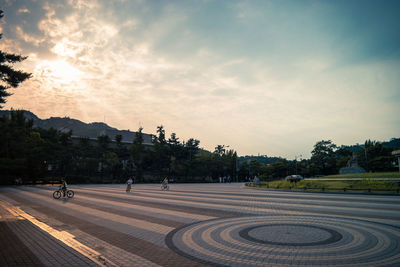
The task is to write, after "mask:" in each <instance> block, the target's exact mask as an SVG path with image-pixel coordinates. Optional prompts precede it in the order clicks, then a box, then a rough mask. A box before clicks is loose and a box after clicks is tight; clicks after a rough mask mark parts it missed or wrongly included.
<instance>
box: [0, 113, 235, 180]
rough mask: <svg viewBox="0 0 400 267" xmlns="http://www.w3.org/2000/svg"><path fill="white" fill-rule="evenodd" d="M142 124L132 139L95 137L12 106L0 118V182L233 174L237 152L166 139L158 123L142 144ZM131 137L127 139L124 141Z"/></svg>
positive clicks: (174, 137) (211, 177) (210, 177)
mask: <svg viewBox="0 0 400 267" xmlns="http://www.w3.org/2000/svg"><path fill="white" fill-rule="evenodd" d="M142 130H143V128H139V129H138V131H137V132H136V133H135V138H134V139H133V141H132V140H122V136H121V135H116V136H115V137H114V138H113V139H114V140H112V138H111V137H109V136H107V135H100V136H98V137H97V139H96V140H92V139H89V138H87V137H80V138H74V137H73V133H72V131H67V132H65V131H58V130H56V129H53V128H50V129H42V128H39V127H34V126H33V120H32V119H27V118H26V117H25V116H24V113H23V111H19V110H17V111H15V110H12V111H11V112H10V114H9V116H7V115H3V117H1V118H0V173H1V176H0V177H1V180H0V183H2V184H10V183H13V181H14V180H15V179H18V178H21V179H22V180H23V181H24V182H37V181H39V180H40V181H46V182H49V181H50V182H51V181H52V180H58V179H60V177H67V178H68V179H69V180H70V181H71V182H79V183H106V182H124V181H126V179H127V178H128V177H132V176H135V178H136V181H137V182H154V181H159V180H160V179H163V178H164V177H169V178H170V179H172V180H174V181H177V182H196V181H203V182H204V181H209V182H210V181H213V180H217V179H218V177H220V176H230V177H232V178H233V177H235V174H236V169H237V167H236V163H237V153H236V151H234V150H232V149H227V148H226V147H225V146H224V145H218V146H217V147H216V148H215V150H214V151H213V152H210V151H206V150H203V149H201V148H200V147H199V145H200V141H199V140H197V139H194V138H190V139H189V140H187V141H181V140H179V138H178V137H177V135H176V134H175V133H172V134H171V136H170V137H169V138H167V137H166V135H165V129H164V127H163V126H158V127H157V131H156V132H157V134H156V135H153V138H152V144H151V145H147V144H144V140H143V133H142ZM123 141H132V142H123Z"/></svg>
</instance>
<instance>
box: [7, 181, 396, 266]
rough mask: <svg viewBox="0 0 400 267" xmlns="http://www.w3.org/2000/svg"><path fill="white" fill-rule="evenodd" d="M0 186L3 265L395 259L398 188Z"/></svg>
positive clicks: (380, 262)
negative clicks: (384, 191)
mask: <svg viewBox="0 0 400 267" xmlns="http://www.w3.org/2000/svg"><path fill="white" fill-rule="evenodd" d="M70 188H71V189H72V190H74V191H75V197H74V198H72V199H66V198H61V199H59V200H56V199H53V197H52V193H53V191H54V190H55V189H56V187H51V186H36V187H33V186H20V187H0V236H1V239H0V266H400V196H383V195H361V194H360V195H356V194H330V193H304V192H277V191H268V190H257V189H251V188H245V187H244V186H243V184H237V183H232V184H171V185H170V190H169V191H161V189H160V186H159V185H156V184H147V185H135V186H134V187H133V190H132V192H130V193H126V192H125V185H71V186H70Z"/></svg>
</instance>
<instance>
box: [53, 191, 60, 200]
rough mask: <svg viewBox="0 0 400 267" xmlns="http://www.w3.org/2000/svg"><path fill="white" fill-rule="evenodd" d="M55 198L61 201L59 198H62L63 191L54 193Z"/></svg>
mask: <svg viewBox="0 0 400 267" xmlns="http://www.w3.org/2000/svg"><path fill="white" fill-rule="evenodd" d="M53 197H54V198H55V199H59V198H60V197H61V191H59V190H57V191H54V193H53Z"/></svg>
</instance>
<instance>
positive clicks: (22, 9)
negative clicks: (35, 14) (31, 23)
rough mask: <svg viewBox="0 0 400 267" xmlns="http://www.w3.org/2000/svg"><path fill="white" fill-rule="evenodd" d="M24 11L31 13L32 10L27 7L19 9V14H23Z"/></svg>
mask: <svg viewBox="0 0 400 267" xmlns="http://www.w3.org/2000/svg"><path fill="white" fill-rule="evenodd" d="M23 13H31V11H30V10H29V9H27V8H20V9H18V11H17V14H23Z"/></svg>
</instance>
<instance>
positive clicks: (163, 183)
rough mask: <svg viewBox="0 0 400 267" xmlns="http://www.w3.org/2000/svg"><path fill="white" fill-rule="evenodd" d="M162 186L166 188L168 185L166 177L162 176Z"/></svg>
mask: <svg viewBox="0 0 400 267" xmlns="http://www.w3.org/2000/svg"><path fill="white" fill-rule="evenodd" d="M162 186H163V188H167V187H168V177H165V178H164V180H163V181H162Z"/></svg>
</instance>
